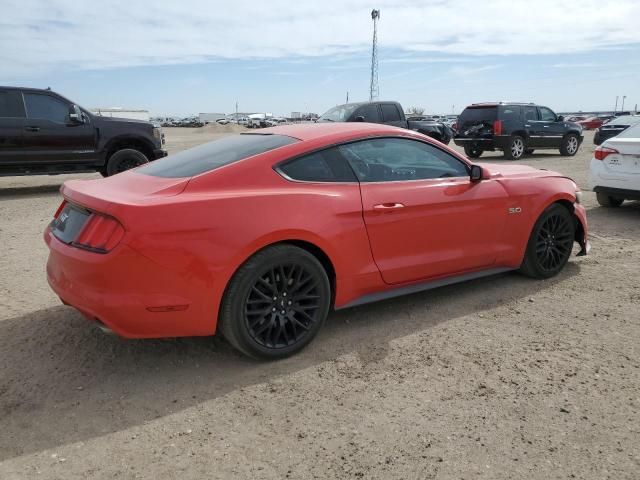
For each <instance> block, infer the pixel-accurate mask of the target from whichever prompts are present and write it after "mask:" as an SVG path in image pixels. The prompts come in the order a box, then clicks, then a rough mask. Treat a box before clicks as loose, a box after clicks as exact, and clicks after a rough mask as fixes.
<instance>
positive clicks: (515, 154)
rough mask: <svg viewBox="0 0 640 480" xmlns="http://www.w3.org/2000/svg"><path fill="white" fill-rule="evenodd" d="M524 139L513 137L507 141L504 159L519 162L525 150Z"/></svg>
mask: <svg viewBox="0 0 640 480" xmlns="http://www.w3.org/2000/svg"><path fill="white" fill-rule="evenodd" d="M526 148H527V147H526V146H525V144H524V139H523V138H522V137H518V136H516V135H514V136H513V137H511V138H510V139H509V144H508V145H507V148H506V149H505V150H504V158H506V159H508V160H520V159H521V158H522V156H523V155H524V152H525V150H526Z"/></svg>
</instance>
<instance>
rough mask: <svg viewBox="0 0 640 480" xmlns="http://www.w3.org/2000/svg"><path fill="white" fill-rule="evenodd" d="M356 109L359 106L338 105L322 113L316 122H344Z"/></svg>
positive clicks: (354, 104)
mask: <svg viewBox="0 0 640 480" xmlns="http://www.w3.org/2000/svg"><path fill="white" fill-rule="evenodd" d="M358 107H359V105H358V104H357V103H345V104H344V105H338V106H337V107H333V108H332V109H330V110H327V111H326V112H324V113H323V114H322V115H321V116H320V118H318V121H319V122H346V121H347V119H348V118H349V117H350V116H351V114H352V113H353V112H354V111H355V109H356V108H358Z"/></svg>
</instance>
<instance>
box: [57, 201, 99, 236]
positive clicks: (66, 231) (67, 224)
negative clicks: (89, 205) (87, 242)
mask: <svg viewBox="0 0 640 480" xmlns="http://www.w3.org/2000/svg"><path fill="white" fill-rule="evenodd" d="M90 216H91V212H90V211H88V210H85V209H84V208H80V207H77V206H75V205H72V204H70V203H67V204H66V205H65V206H64V208H63V209H62V211H61V212H60V214H59V215H58V217H57V218H55V219H54V220H53V221H52V222H51V232H52V233H53V235H54V236H55V237H56V238H57V239H58V240H60V241H61V242H64V243H67V244H69V243H72V242H73V241H74V240H75V239H76V238H77V236H78V235H79V234H80V232H81V231H82V228H83V227H84V225H85V223H87V220H88V219H89V217H90Z"/></svg>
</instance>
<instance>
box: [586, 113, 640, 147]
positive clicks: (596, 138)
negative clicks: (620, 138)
mask: <svg viewBox="0 0 640 480" xmlns="http://www.w3.org/2000/svg"><path fill="white" fill-rule="evenodd" d="M637 123H640V115H627V116H622V117H616V118H614V119H613V120H610V121H609V122H607V123H605V124H604V125H602V126H601V127H600V128H598V129H597V130H596V133H595V134H594V135H593V143H595V144H596V145H600V144H601V143H602V142H604V141H605V140H606V139H608V138H611V137H615V136H616V135H618V134H620V133H622V132H624V131H625V130H626V129H627V128H629V127H631V126H633V125H636V124H637Z"/></svg>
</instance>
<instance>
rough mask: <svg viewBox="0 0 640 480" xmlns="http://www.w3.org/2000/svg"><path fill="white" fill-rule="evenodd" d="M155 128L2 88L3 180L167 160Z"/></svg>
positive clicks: (44, 93) (58, 98)
mask: <svg viewBox="0 0 640 480" xmlns="http://www.w3.org/2000/svg"><path fill="white" fill-rule="evenodd" d="M163 143H164V138H163V135H162V132H161V131H160V129H159V128H157V127H154V125H153V124H152V123H150V122H145V121H142V120H129V119H124V118H112V117H101V116H98V115H94V114H92V113H90V112H89V111H87V110H85V109H84V108H81V107H79V106H78V105H76V104H75V103H73V102H72V101H70V100H68V99H66V98H64V97H63V96H62V95H59V94H57V93H55V92H52V91H51V90H40V89H35V88H16V87H1V86H0V176H8V175H37V174H59V173H74V172H95V171H97V172H100V173H101V174H102V175H104V176H109V175H114V174H116V173H119V172H122V171H124V170H128V169H129V168H133V167H136V166H138V165H140V164H142V163H146V162H148V161H150V160H155V159H157V158H160V157H164V156H166V154H167V152H166V151H165V150H164V149H163Z"/></svg>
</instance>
